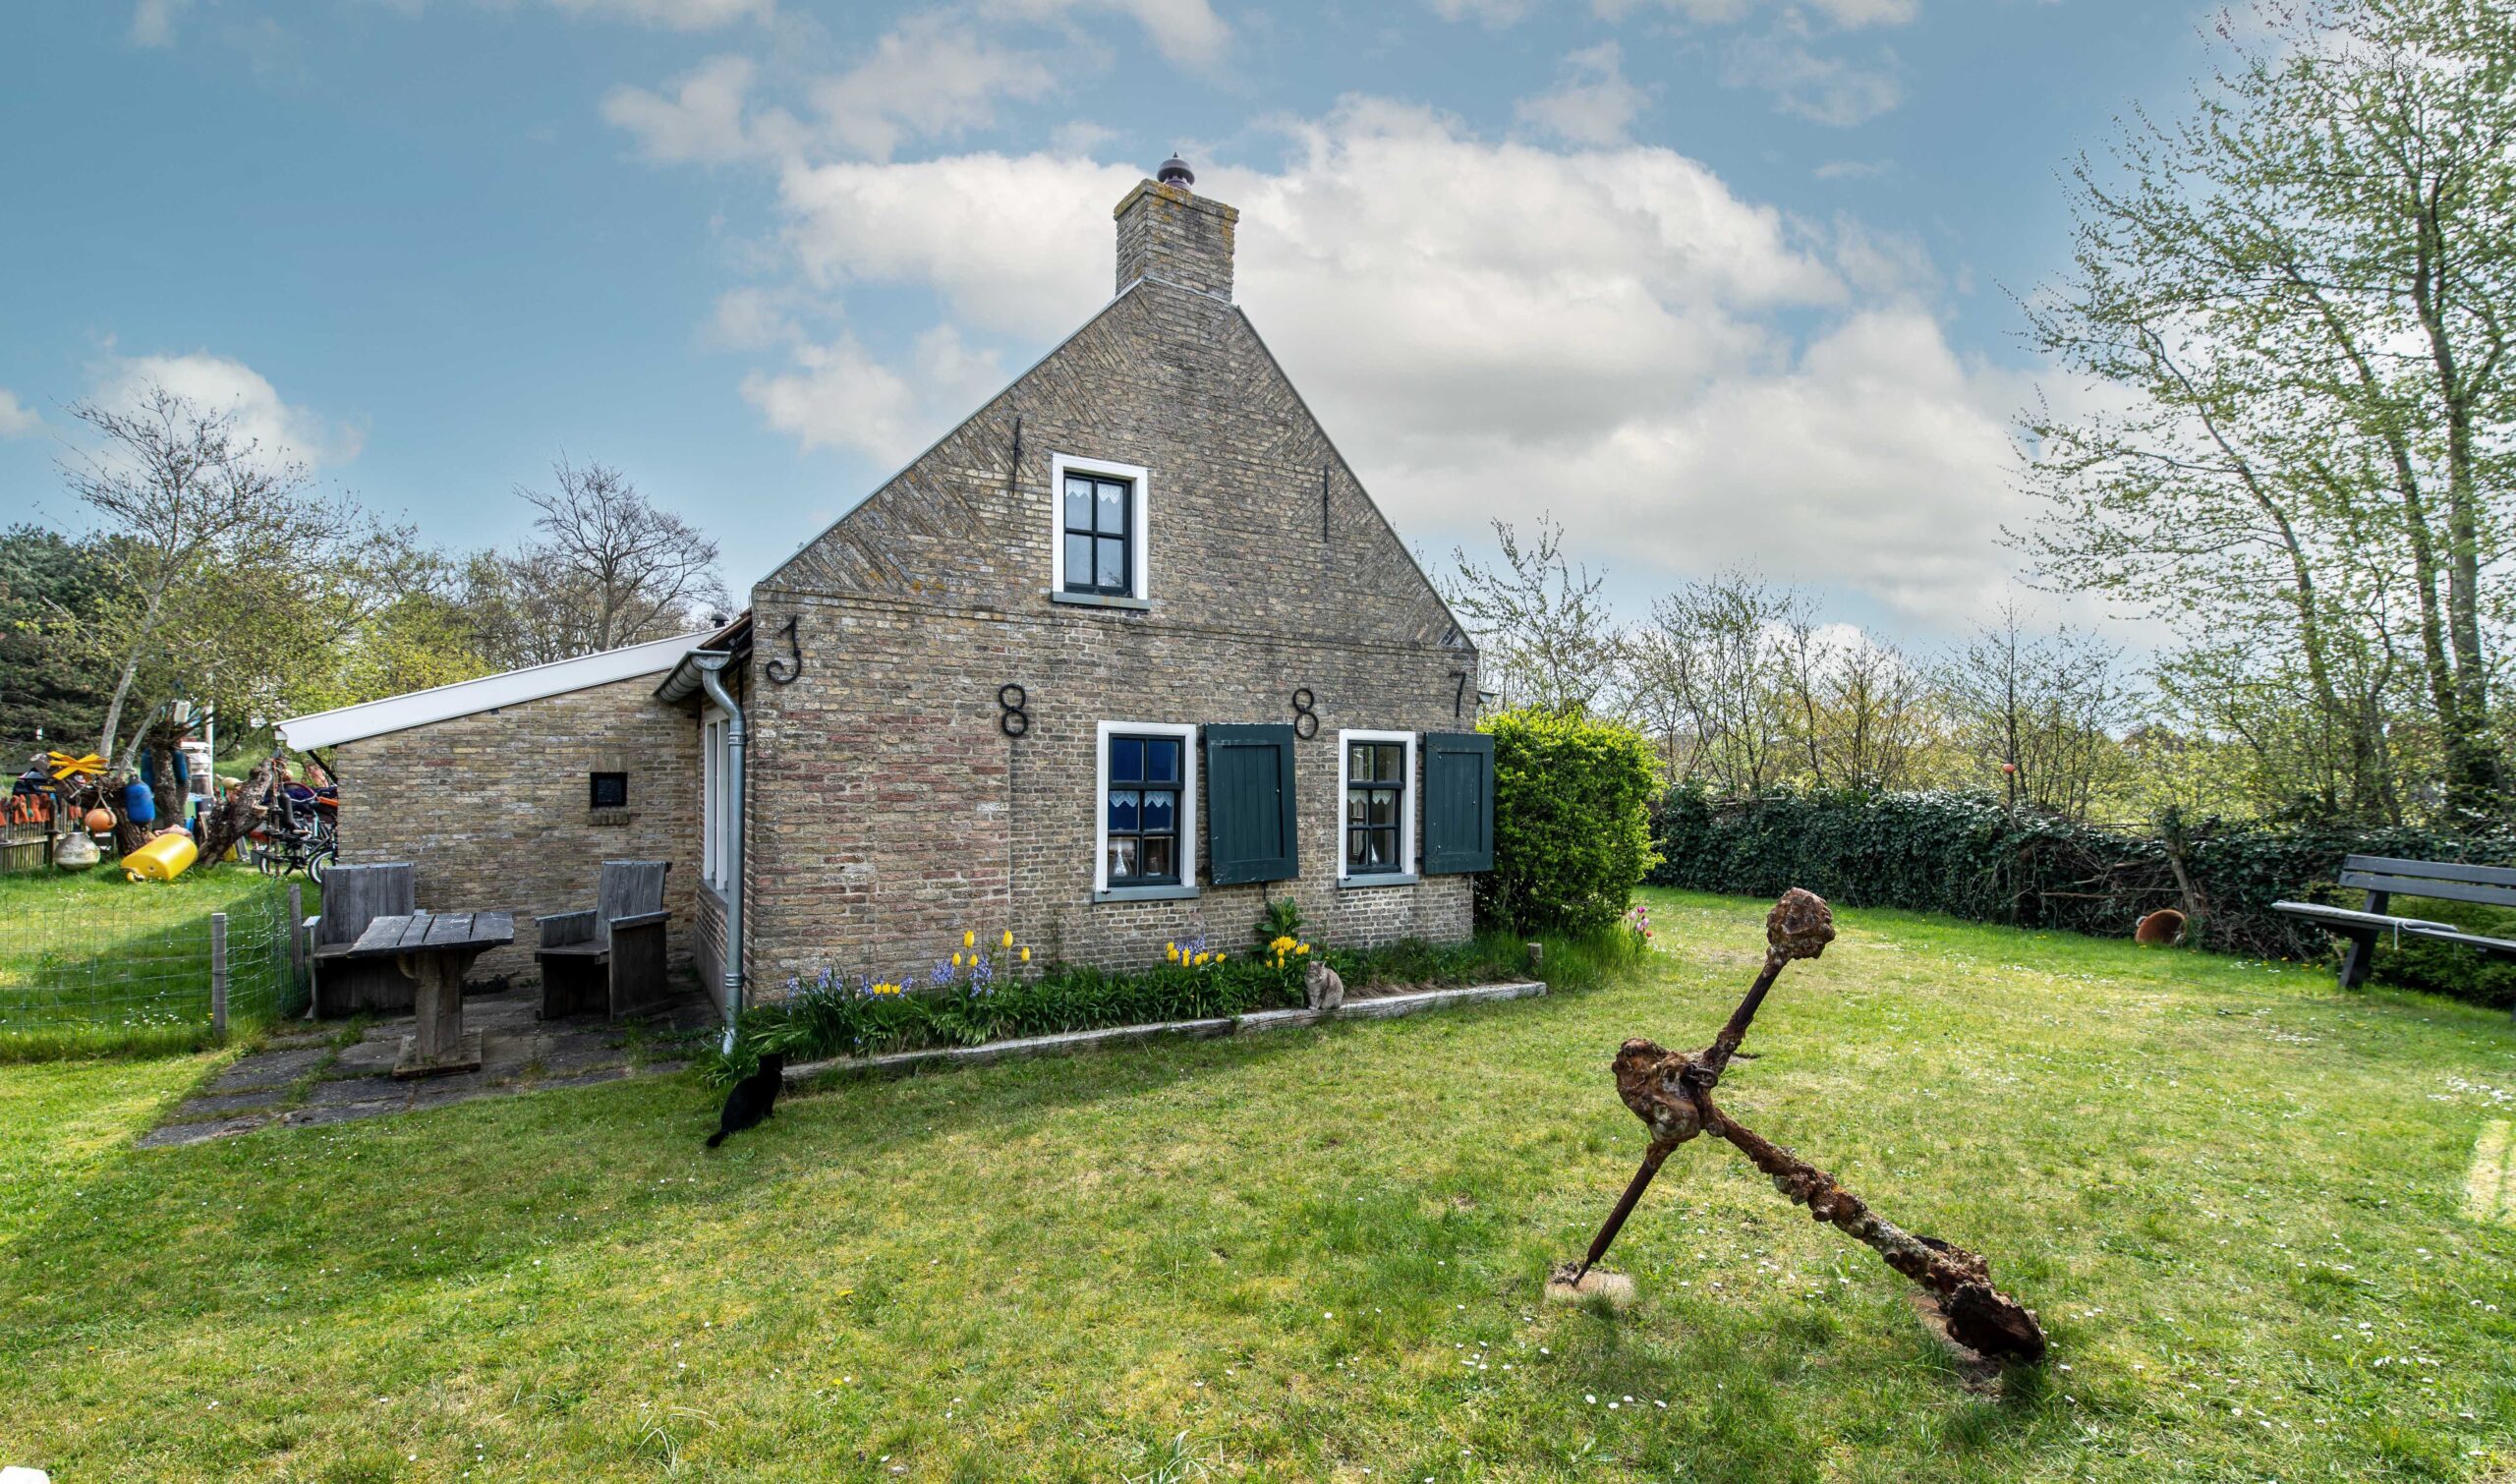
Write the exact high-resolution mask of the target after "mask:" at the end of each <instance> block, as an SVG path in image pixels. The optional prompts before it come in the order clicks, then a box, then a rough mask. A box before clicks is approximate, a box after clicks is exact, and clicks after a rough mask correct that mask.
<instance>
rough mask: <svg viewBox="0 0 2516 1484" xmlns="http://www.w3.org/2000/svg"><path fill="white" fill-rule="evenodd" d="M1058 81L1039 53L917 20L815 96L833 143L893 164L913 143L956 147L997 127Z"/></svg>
mask: <svg viewBox="0 0 2516 1484" xmlns="http://www.w3.org/2000/svg"><path fill="white" fill-rule="evenodd" d="M1057 81H1058V75H1057V73H1056V71H1055V70H1054V69H1052V68H1051V67H1050V65H1049V63H1048V61H1047V59H1046V58H1045V57H1043V56H1041V55H1040V54H1038V53H1036V52H1029V51H1022V50H1018V49H1015V48H1011V47H1006V46H1003V45H1001V44H999V43H997V42H995V41H992V40H989V39H987V38H985V37H983V36H981V35H980V34H979V33H977V32H976V31H974V30H972V29H969V28H968V27H965V26H958V25H953V24H950V23H947V22H944V21H941V20H937V19H935V18H933V17H918V18H912V19H911V20H910V21H909V22H908V23H907V24H905V25H903V26H901V27H900V28H899V29H896V30H893V31H891V32H889V33H887V34H886V35H885V36H884V37H883V39H882V40H881V41H879V42H877V43H876V44H875V47H874V54H873V55H872V56H869V57H867V58H866V59H865V60H864V61H863V62H861V63H859V64H858V65H857V66H855V67H853V68H850V69H849V70H848V71H846V72H844V73H841V74H839V75H837V76H835V77H830V78H825V79H823V80H822V81H821V82H819V83H817V84H815V85H814V86H813V88H812V97H813V103H814V106H815V107H816V108H817V109H818V111H819V113H820V115H821V117H822V120H823V121H824V125H825V127H826V129H827V130H828V132H829V136H830V138H831V139H832V140H833V141H834V142H835V143H837V144H838V145H839V146H840V147H841V148H843V149H845V150H846V151H847V152H849V153H851V154H857V155H863V156H866V157H869V158H872V159H888V158H889V157H890V155H891V152H892V151H893V150H894V149H896V148H898V147H899V146H900V144H901V143H903V142H905V141H907V140H910V139H948V138H950V137H952V136H953V135H956V134H959V133H960V132H962V131H963V130H966V129H983V128H986V127H987V126H988V125H990V124H993V123H994V122H996V105H997V104H998V103H999V102H1001V101H1004V100H1006V99H1024V98H1036V97H1039V96H1040V95H1042V94H1043V93H1046V92H1047V91H1048V90H1049V89H1050V88H1052V87H1054V86H1056V85H1057Z"/></svg>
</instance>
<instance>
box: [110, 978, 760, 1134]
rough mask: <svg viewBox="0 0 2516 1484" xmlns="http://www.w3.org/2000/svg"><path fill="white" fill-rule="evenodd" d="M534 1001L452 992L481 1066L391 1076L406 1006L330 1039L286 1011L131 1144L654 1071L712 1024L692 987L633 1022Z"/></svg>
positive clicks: (534, 996)
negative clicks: (548, 1010) (283, 1019)
mask: <svg viewBox="0 0 2516 1484" xmlns="http://www.w3.org/2000/svg"><path fill="white" fill-rule="evenodd" d="M541 1003H542V1000H541V996H540V995H539V994H538V993H534V992H530V991H525V990H504V991H500V992H498V993H496V994H491V995H466V996H464V997H463V1023H464V1027H465V1028H466V1029H467V1030H478V1031H480V1032H481V1069H480V1070H479V1071H477V1072H461V1073H457V1074H454V1075H452V1076H444V1077H424V1078H419V1079H415V1080H412V1081H407V1082H402V1081H396V1080H394V1078H393V1075H392V1070H393V1061H394V1058H395V1057H396V1056H400V1055H401V1050H402V1038H403V1037H405V1036H407V1035H410V1034H411V1032H412V1030H413V1025H412V1020H411V1017H410V1016H408V1015H403V1016H398V1017H396V1018H394V1019H391V1020H378V1021H375V1022H372V1023H371V1024H370V1025H369V1026H368V1027H367V1028H366V1031H365V1033H364V1034H363V1035H362V1036H360V1038H359V1039H358V1040H357V1041H355V1042H352V1043H350V1044H349V1045H347V1046H342V1045H337V1044H336V1043H337V1042H338V1040H339V1039H340V1038H341V1036H342V1035H343V1034H344V1033H345V1032H346V1030H347V1027H346V1026H343V1025H339V1024H325V1023H322V1022H315V1021H292V1022H290V1023H288V1024H287V1025H284V1026H282V1027H281V1028H280V1029H279V1030H278V1031H277V1032H276V1033H275V1034H273V1035H272V1036H271V1038H270V1042H269V1045H268V1046H267V1047H266V1048H265V1049H264V1050H262V1051H258V1052H255V1053H253V1054H252V1055H250V1056H243V1057H240V1058H238V1060H237V1061H236V1063H235V1064H234V1065H232V1066H230V1067H228V1068H227V1069H226V1070H225V1071H223V1072H220V1073H219V1074H218V1075H217V1076H215V1077H212V1078H210V1079H209V1081H208V1082H206V1083H204V1084H202V1085H201V1086H200V1088H198V1089H196V1090H195V1092H194V1094H193V1096H192V1097H190V1098H188V1099H186V1100H185V1101H184V1102H182V1103H180V1104H178V1105H176V1106H175V1107H174V1108H173V1109H172V1110H170V1111H169V1112H168V1113H167V1114H166V1120H165V1121H164V1122H163V1123H160V1124H159V1125H158V1126H157V1127H155V1128H152V1129H150V1130H149V1131H148V1132H146V1133H144V1134H143V1135H141V1136H140V1138H139V1140H138V1141H137V1142H138V1146H139V1147H140V1148H142V1149H161V1148H166V1147H168V1146H171V1145H178V1144H199V1143H200V1142H202V1141H203V1140H205V1139H219V1138H225V1137H227V1136H228V1135H230V1134H240V1133H245V1132H247V1131H249V1130H251V1129H256V1128H262V1127H266V1126H268V1125H271V1124H281V1125H299V1124H314V1123H339V1122H344V1121H347V1120H349V1119H352V1118H372V1117H376V1116H379V1115H381V1114H384V1113H408V1112H411V1111H413V1110H416V1109H424V1108H441V1107H443V1106H444V1105H446V1104H448V1103H463V1102H468V1101H470V1100H471V1099H474V1098H497V1097H512V1096H514V1095H516V1094H518V1093H528V1092H540V1091H542V1090H543V1089H546V1088H556V1087H586V1086H591V1085H592V1084H594V1083H598V1082H610V1081H615V1080H617V1079H619V1078H622V1077H644V1076H659V1075H662V1074H664V1073H667V1072H674V1071H678V1070H680V1069H681V1066H682V1062H681V1060H680V1059H679V1058H680V1057H681V1056H684V1055H686V1053H687V1050H688V1047H689V1045H690V1041H691V1033H694V1032H700V1031H707V1030H713V1029H714V1028H715V1026H716V1024H717V1020H716V1014H715V1009H714V1007H713V1006H711V1005H710V1004H709V1002H708V1000H707V999H706V998H705V997H704V996H702V995H699V994H696V993H690V994H685V995H683V996H682V997H681V998H680V999H676V1000H675V1001H674V1002H673V1004H672V1006H671V1007H670V1009H669V1010H667V1011H666V1012H665V1013H664V1014H663V1015H661V1016H658V1017H657V1018H656V1019H654V1020H652V1021H647V1022H644V1023H642V1024H639V1025H613V1024H610V1023H609V1022H607V1021H605V1020H604V1019H603V1017H602V1016H600V1015H599V1014H597V1015H580V1016H573V1017H571V1018H568V1019H565V1020H543V1019H540V1018H538V1017H537V1012H538V1011H539V1010H540V1008H541Z"/></svg>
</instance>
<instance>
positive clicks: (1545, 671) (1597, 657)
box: [1444, 515, 1623, 712]
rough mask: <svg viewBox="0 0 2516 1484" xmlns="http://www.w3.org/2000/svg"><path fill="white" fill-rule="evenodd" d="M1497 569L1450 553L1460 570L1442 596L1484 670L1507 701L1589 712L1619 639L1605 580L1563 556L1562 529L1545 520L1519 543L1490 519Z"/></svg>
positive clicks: (1611, 673)
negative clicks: (1470, 637)
mask: <svg viewBox="0 0 2516 1484" xmlns="http://www.w3.org/2000/svg"><path fill="white" fill-rule="evenodd" d="M1494 535H1495V537H1496V538H1497V540H1498V541H1499V542H1501V544H1502V549H1503V560H1502V563H1501V564H1500V565H1499V566H1494V567H1483V566H1479V565H1477V564H1476V563H1474V562H1472V561H1469V560H1468V558H1467V553H1466V552H1465V551H1464V550H1459V549H1457V548H1454V549H1453V550H1452V552H1451V560H1452V562H1453V564H1454V565H1455V566H1456V567H1457V569H1458V574H1457V577H1456V579H1455V580H1454V582H1453V583H1452V584H1451V585H1450V591H1449V592H1447V593H1446V594H1444V596H1445V597H1446V598H1448V599H1450V604H1451V608H1452V610H1453V611H1454V612H1457V613H1458V615H1459V616H1460V617H1461V618H1463V619H1465V620H1466V622H1467V626H1468V627H1469V628H1470V629H1471V630H1473V631H1474V632H1475V634H1476V640H1477V648H1478V650H1479V651H1480V652H1481V654H1482V656H1483V659H1484V664H1485V673H1486V674H1488V675H1490V676H1491V677H1493V679H1494V681H1495V684H1496V688H1497V689H1498V690H1500V691H1501V692H1502V693H1503V695H1504V698H1505V700H1506V702H1507V703H1509V704H1511V705H1514V706H1538V707H1544V708H1546V709H1548V710H1550V711H1563V712H1580V711H1587V710H1590V709H1591V708H1592V706H1593V705H1594V704H1595V703H1597V702H1598V701H1599V700H1600V698H1601V697H1602V695H1604V694H1606V693H1607V692H1608V691H1609V690H1610V688H1611V686H1612V685H1613V684H1614V682H1615V679H1616V676H1617V673H1618V669H1619V661H1620V659H1621V657H1622V652H1623V640H1622V637H1621V636H1620V634H1619V633H1618V630H1617V623H1616V618H1615V615H1613V614H1612V613H1610V612H1609V611H1608V607H1607V604H1606V602H1605V601H1604V600H1602V599H1600V597H1599V590H1600V588H1601V587H1602V586H1604V584H1605V582H1606V579H1605V578H1604V577H1593V576H1591V575H1590V569H1589V568H1587V567H1573V566H1571V565H1569V564H1568V563H1567V562H1566V561H1565V559H1564V528H1563V527H1562V526H1559V525H1557V524H1556V523H1555V522H1554V521H1552V520H1550V519H1548V518H1547V517H1546V516H1543V515H1541V516H1539V517H1538V521H1537V539H1536V541H1535V542H1531V543H1527V544H1523V543H1522V542H1521V541H1520V536H1519V532H1518V531H1517V530H1516V529H1515V528H1514V527H1513V526H1512V525H1511V524H1510V523H1509V522H1506V521H1499V520H1498V521H1496V522H1494Z"/></svg>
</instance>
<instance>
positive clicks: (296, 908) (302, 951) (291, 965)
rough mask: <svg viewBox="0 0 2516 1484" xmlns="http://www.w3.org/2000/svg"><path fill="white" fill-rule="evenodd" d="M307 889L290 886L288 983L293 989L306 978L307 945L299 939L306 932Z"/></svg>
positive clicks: (294, 884)
mask: <svg viewBox="0 0 2516 1484" xmlns="http://www.w3.org/2000/svg"><path fill="white" fill-rule="evenodd" d="M305 922H306V888H305V887H304V886H302V885H298V884H297V883H296V882H290V883H289V884H288V982H289V985H290V987H291V988H292V989H294V987H295V986H296V985H297V984H298V983H299V982H300V981H301V980H303V979H305V977H306V943H305V941H304V940H303V939H302V938H300V937H299V935H300V934H301V933H303V932H304V931H305Z"/></svg>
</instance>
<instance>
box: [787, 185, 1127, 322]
mask: <svg viewBox="0 0 2516 1484" xmlns="http://www.w3.org/2000/svg"><path fill="white" fill-rule="evenodd" d="M1143 174H1144V172H1143V171H1141V170H1139V169H1135V168H1131V167H1128V166H1123V165H1100V164H1095V163H1093V162H1092V161H1090V160H1086V159H1068V158H1059V157H1056V156H1051V155H1026V156H1021V157H1018V158H1016V157H1008V156H1004V155H998V154H963V155H949V156H946V157H944V158H942V159H935V160H926V161H921V162H918V163H915V164H896V165H892V164H874V163H867V162H863V161H843V162H839V163H835V164H828V165H806V164H800V163H798V164H791V165H789V166H787V167H786V169H785V170H784V172H783V173H782V174H781V176H780V178H779V182H778V197H779V202H780V205H781V207H782V209H783V210H784V212H785V214H786V216H787V219H788V224H787V229H786V234H785V242H786V246H787V248H788V250H789V251H790V252H791V253H792V255H793V257H794V261H795V263H796V265H797V266H798V267H799V268H800V269H801V270H802V272H803V275H804V277H805V279H806V281H807V282H808V283H810V284H812V285H814V286H815V287H817V288H821V289H824V290H844V289H846V288H847V287H849V286H850V285H853V284H857V283H876V284H919V285H925V286H929V287H932V288H934V289H936V290H937V291H938V292H940V293H941V294H942V295H943V296H944V301H945V303H946V304H947V305H948V306H949V307H950V309H951V310H952V312H953V314H955V315H957V316H959V317H960V318H961V319H963V320H965V321H967V322H968V323H969V324H971V325H972V326H974V327H976V328H980V329H985V330H988V331H991V332H997V333H1008V334H1014V335H1021V336H1025V337H1032V338H1038V337H1043V336H1051V335H1058V334H1062V333H1064V332H1065V331H1066V330H1069V329H1071V328H1073V327H1074V325H1075V323H1076V322H1077V321H1078V320H1079V319H1080V318H1081V317H1082V315H1083V313H1085V312H1088V311H1089V310H1090V309H1091V308H1092V307H1094V306H1097V305H1099V304H1100V303H1101V302H1102V301H1103V300H1105V299H1107V298H1108V297H1109V296H1110V295H1111V294H1112V293H1113V292H1115V288H1116V285H1115V283H1114V282H1113V279H1114V277H1115V267H1114V266H1113V263H1112V259H1111V253H1112V249H1111V240H1110V230H1111V228H1110V208H1111V207H1112V206H1114V205H1115V204H1117V201H1118V198H1119V197H1121V196H1123V195H1125V194H1126V192H1127V190H1128V188H1130V187H1132V186H1134V185H1135V183H1136V182H1137V181H1138V180H1140V179H1142V178H1143Z"/></svg>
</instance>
